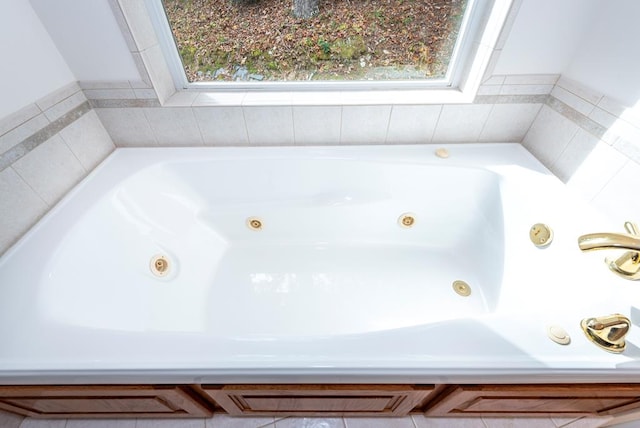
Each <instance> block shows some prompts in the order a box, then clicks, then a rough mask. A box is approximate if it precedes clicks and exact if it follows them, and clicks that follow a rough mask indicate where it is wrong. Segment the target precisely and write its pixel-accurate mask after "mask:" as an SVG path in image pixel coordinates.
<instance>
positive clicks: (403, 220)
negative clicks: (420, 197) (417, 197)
mask: <svg viewBox="0 0 640 428" xmlns="http://www.w3.org/2000/svg"><path fill="white" fill-rule="evenodd" d="M415 223H416V215H415V214H414V213H403V214H400V217H398V225H399V226H400V227H404V228H406V229H408V228H410V227H413V226H414V225H415Z"/></svg>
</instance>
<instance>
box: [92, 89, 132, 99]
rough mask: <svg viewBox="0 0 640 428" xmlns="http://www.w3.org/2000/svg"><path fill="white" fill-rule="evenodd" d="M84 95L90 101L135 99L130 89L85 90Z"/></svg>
mask: <svg viewBox="0 0 640 428" xmlns="http://www.w3.org/2000/svg"><path fill="white" fill-rule="evenodd" d="M84 94H85V95H86V96H87V98H89V99H91V100H128V99H133V98H135V97H136V93H135V92H134V91H133V89H131V88H127V89H85V90H84Z"/></svg>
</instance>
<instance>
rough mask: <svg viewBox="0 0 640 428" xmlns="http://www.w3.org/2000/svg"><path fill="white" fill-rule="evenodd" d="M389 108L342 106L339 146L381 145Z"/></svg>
mask: <svg viewBox="0 0 640 428" xmlns="http://www.w3.org/2000/svg"><path fill="white" fill-rule="evenodd" d="M390 116H391V106H387V105H379V106H344V107H343V108H342V124H341V131H340V135H341V136H340V143H341V144H382V143H384V142H385V140H386V137H387V128H388V127H389V118H390Z"/></svg>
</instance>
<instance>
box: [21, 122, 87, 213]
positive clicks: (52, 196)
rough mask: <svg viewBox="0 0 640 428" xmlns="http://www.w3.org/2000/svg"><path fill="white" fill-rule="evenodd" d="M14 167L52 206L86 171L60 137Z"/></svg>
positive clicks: (43, 145)
mask: <svg viewBox="0 0 640 428" xmlns="http://www.w3.org/2000/svg"><path fill="white" fill-rule="evenodd" d="M12 167H13V169H15V171H16V172H17V173H18V174H19V175H20V177H22V179H23V180H24V181H26V182H27V184H29V186H31V188H32V189H33V190H35V191H36V193H37V194H38V195H39V196H40V197H41V198H42V199H44V201H45V202H46V203H47V204H49V205H54V204H55V203H56V202H57V201H58V200H60V198H62V197H63V196H64V195H65V194H66V193H67V192H68V191H69V190H70V189H71V188H72V187H73V186H74V185H76V184H77V183H78V182H79V181H80V180H81V179H82V178H83V177H84V176H85V170H84V168H83V167H82V165H81V164H80V162H79V161H78V159H77V158H76V157H75V156H74V154H73V153H72V152H71V150H69V147H67V145H66V144H65V143H64V141H63V140H62V138H60V136H58V135H56V136H54V137H52V138H50V139H48V140H47V141H45V142H44V143H42V144H40V145H39V146H38V147H36V148H35V149H33V150H32V151H30V152H29V153H27V154H26V155H25V156H24V157H22V158H20V159H18V160H17V161H15V162H14V163H13V166H12Z"/></svg>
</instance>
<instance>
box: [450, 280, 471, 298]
mask: <svg viewBox="0 0 640 428" xmlns="http://www.w3.org/2000/svg"><path fill="white" fill-rule="evenodd" d="M451 285H452V287H453V291H455V292H456V293H458V294H459V295H461V296H462V297H468V296H470V295H471V287H470V286H469V284H467V283H466V282H464V281H460V280H457V281H453V284H451Z"/></svg>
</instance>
